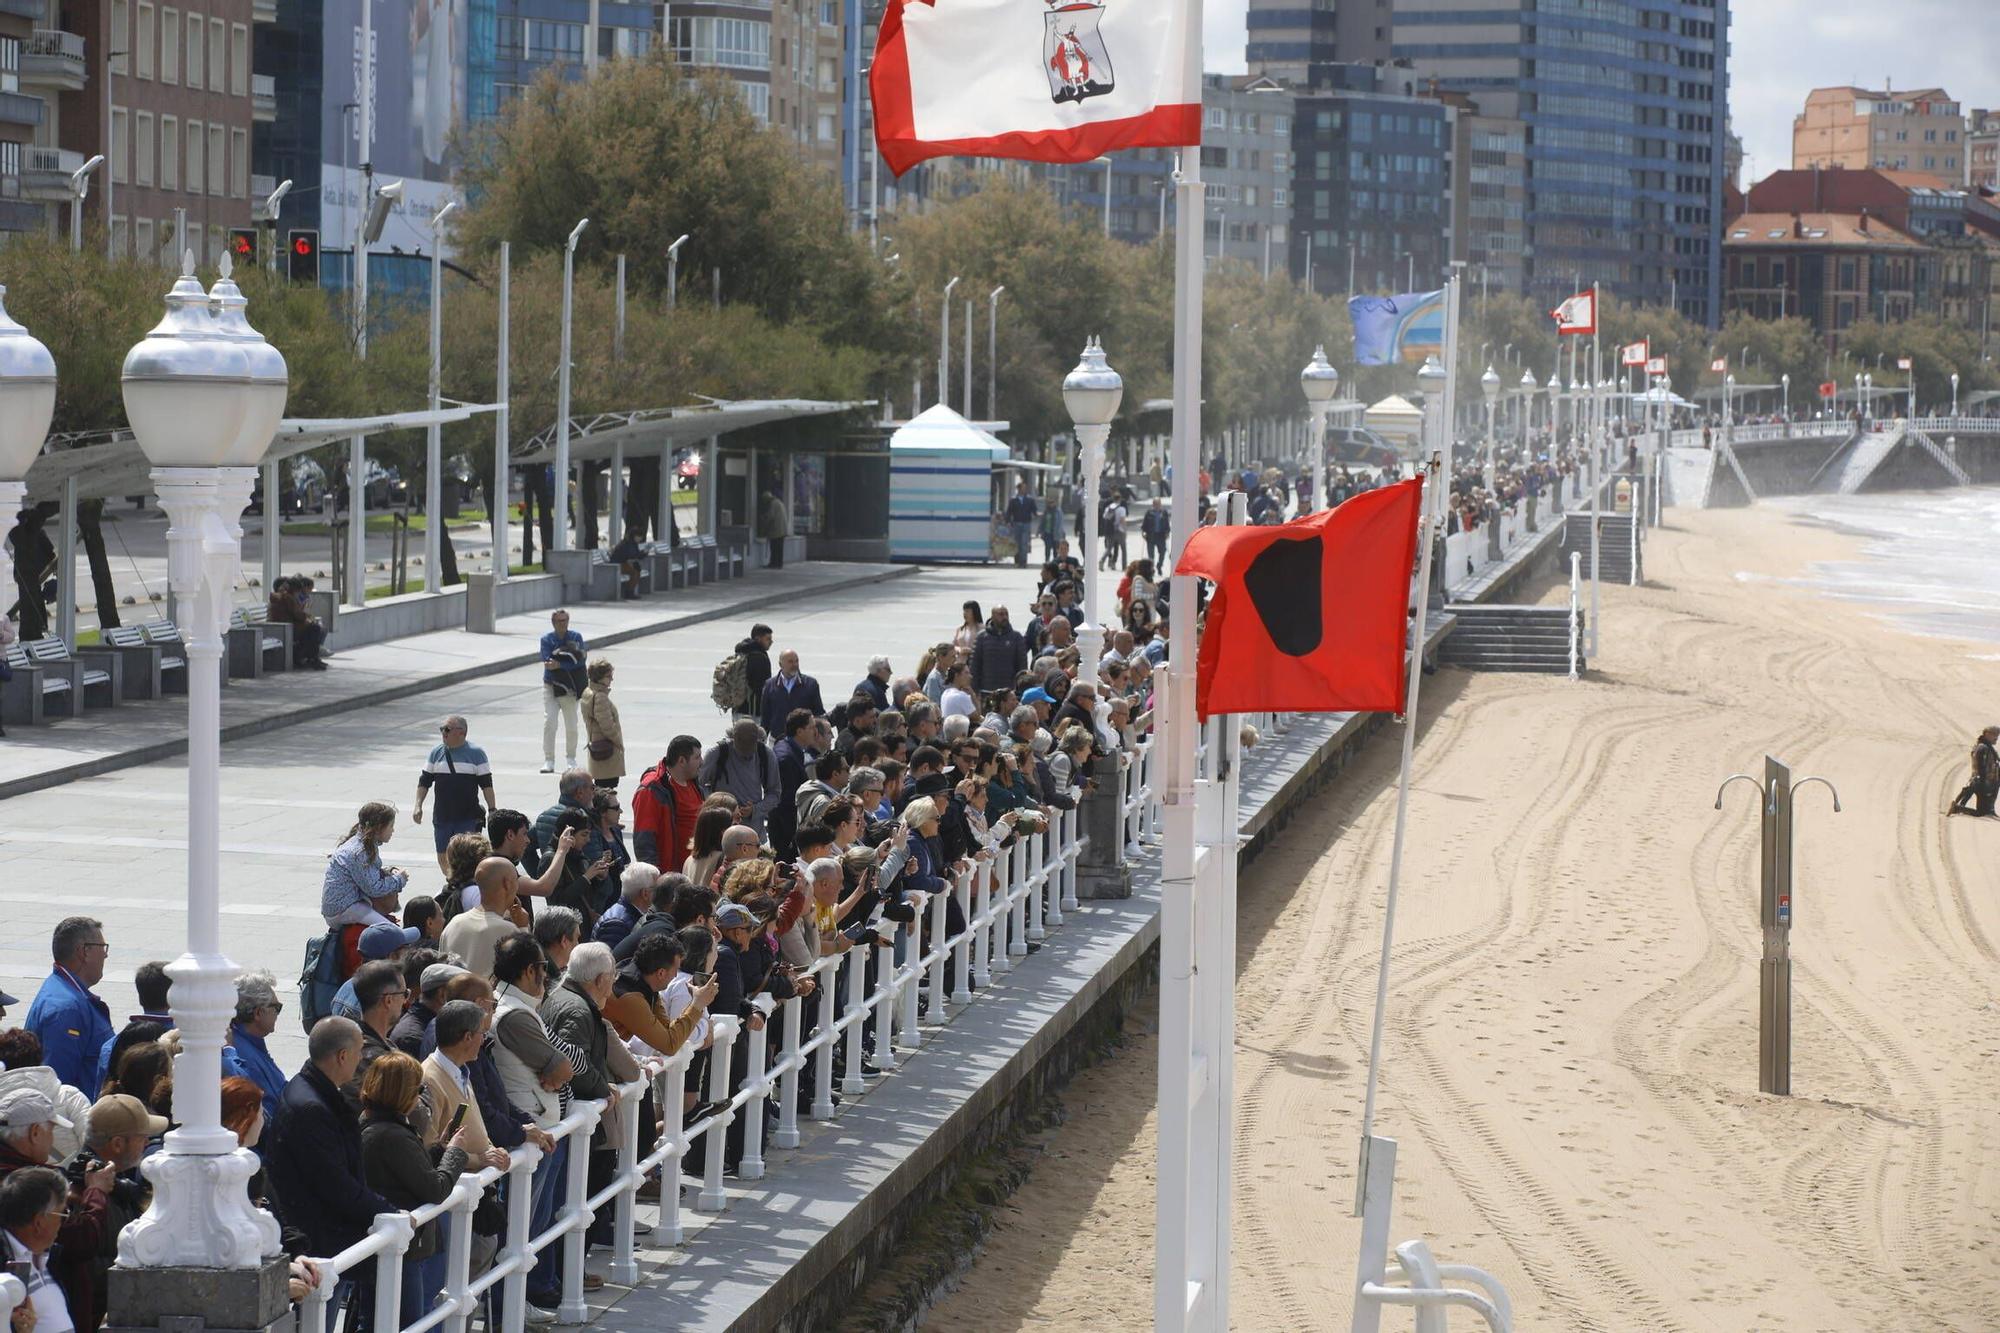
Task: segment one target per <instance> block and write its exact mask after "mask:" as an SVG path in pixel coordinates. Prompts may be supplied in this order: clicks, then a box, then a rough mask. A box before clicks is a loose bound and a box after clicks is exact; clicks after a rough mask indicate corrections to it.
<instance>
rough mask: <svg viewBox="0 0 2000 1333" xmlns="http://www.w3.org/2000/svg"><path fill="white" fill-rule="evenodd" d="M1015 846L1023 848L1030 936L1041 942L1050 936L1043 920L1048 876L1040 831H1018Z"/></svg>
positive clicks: (1022, 855) (1022, 861)
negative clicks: (1043, 904)
mask: <svg viewBox="0 0 2000 1333" xmlns="http://www.w3.org/2000/svg"><path fill="white" fill-rule="evenodd" d="M1014 844H1015V846H1017V847H1019V848H1020V849H1021V874H1022V875H1023V876H1024V877H1025V878H1026V880H1027V883H1028V898H1027V903H1028V938H1029V939H1031V940H1034V941H1036V942H1038V943H1039V942H1040V941H1042V940H1045V939H1047V938H1048V937H1049V931H1048V927H1047V926H1046V925H1044V924H1043V921H1042V900H1043V898H1044V897H1045V896H1046V893H1045V885H1046V883H1047V877H1046V876H1045V875H1043V874H1042V839H1041V835H1040V834H1038V833H1016V834H1015V835H1014Z"/></svg>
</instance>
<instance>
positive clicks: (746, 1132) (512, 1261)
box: [0, 741, 1157, 1333]
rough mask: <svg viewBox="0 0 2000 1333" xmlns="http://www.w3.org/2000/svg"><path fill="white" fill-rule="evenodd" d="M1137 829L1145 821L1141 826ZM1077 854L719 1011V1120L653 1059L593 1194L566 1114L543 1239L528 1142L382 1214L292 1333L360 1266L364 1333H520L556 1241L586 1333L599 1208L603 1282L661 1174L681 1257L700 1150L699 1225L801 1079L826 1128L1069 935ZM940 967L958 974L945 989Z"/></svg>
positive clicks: (628, 1273) (1147, 781) (1074, 816)
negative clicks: (742, 1010)
mask: <svg viewBox="0 0 2000 1333" xmlns="http://www.w3.org/2000/svg"><path fill="white" fill-rule="evenodd" d="M1131 754H1132V763H1131V764H1130V765H1129V766H1127V767H1126V768H1125V769H1124V770H1123V771H1122V772H1121V775H1120V783H1121V787H1120V790H1121V792H1122V793H1123V794H1124V795H1125V796H1126V798H1127V800H1128V804H1127V806H1126V807H1125V809H1126V819H1127V823H1126V828H1127V830H1128V832H1129V831H1130V830H1132V829H1133V828H1134V827H1138V828H1140V829H1142V830H1144V829H1149V828H1151V827H1152V821H1153V820H1155V819H1156V818H1157V814H1156V811H1155V810H1154V809H1153V808H1149V807H1153V806H1155V805H1156V802H1155V801H1154V798H1153V794H1152V790H1151V775H1152V746H1151V742H1150V741H1148V742H1146V743H1144V744H1142V745H1141V746H1139V747H1138V748H1137V749H1135V750H1134V751H1132V752H1131ZM1134 775H1136V776H1134ZM1134 819H1137V820H1138V821H1139V822H1138V824H1137V825H1136V826H1135V825H1134V823H1133V822H1132V821H1133V820H1134ZM1086 842H1087V839H1085V838H1084V837H1083V835H1082V832H1081V821H1080V819H1079V816H1078V812H1077V811H1075V810H1064V811H1058V812H1057V816H1056V818H1055V820H1054V821H1053V822H1052V823H1051V824H1050V826H1049V829H1048V831H1047V832H1046V833H1045V834H1044V833H1029V834H1022V835H1019V836H1017V837H1016V838H1015V839H1014V841H1013V842H1012V844H1010V845H1009V846H1007V847H1004V848H998V849H995V850H993V851H991V852H981V853H980V854H979V855H978V856H976V857H974V858H972V859H970V860H969V861H968V862H967V863H965V864H963V865H962V866H959V867H954V868H952V872H951V874H950V875H949V876H948V877H947V878H948V882H949V884H950V888H949V889H948V890H947V891H946V892H940V893H936V894H932V895H931V896H930V897H929V899H928V900H927V901H926V902H924V904H923V906H922V908H921V915H920V920H922V921H924V922H925V923H926V925H927V929H923V930H919V931H912V930H911V929H910V928H909V927H908V926H907V925H903V926H898V927H897V929H896V933H895V938H894V941H893V942H878V943H876V944H874V945H872V946H871V945H868V944H859V945H856V946H854V947H853V948H850V949H848V950H845V951H844V952H841V953H837V954H829V955H827V956H825V957H822V958H820V959H819V960H818V961H817V962H815V963H814V964H813V966H812V967H811V968H810V969H808V970H807V971H806V972H804V973H803V974H802V975H808V976H811V977H813V978H814V981H815V985H816V989H815V991H814V993H813V994H812V995H810V996H806V997H799V996H794V997H792V998H791V999H788V1000H783V1001H775V1002H774V1001H773V1000H772V998H771V997H769V996H760V997H758V998H757V999H756V1000H755V1001H753V1004H754V1006H755V1008H756V1009H757V1010H758V1012H759V1013H760V1014H762V1015H763V1016H764V1017H765V1020H766V1022H765V1025H764V1026H761V1027H756V1028H751V1027H749V1025H748V1024H746V1023H745V1022H743V1021H742V1020H741V1019H740V1018H739V1017H738V1016H736V1015H734V1014H717V1015H712V1016H711V1017H710V1019H709V1028H710V1034H711V1040H710V1044H709V1046H708V1051H709V1066H708V1071H709V1072H708V1087H707V1089H706V1090H705V1092H703V1093H702V1095H701V1103H702V1104H704V1105H706V1106H709V1107H712V1108H713V1109H712V1110H711V1111H709V1112H708V1113H706V1114H704V1115H703V1116H702V1117H701V1118H700V1119H699V1120H697V1121H696V1122H695V1123H694V1124H693V1125H689V1124H687V1123H686V1108H685V1107H684V1106H683V1104H682V1093H683V1090H684V1087H685V1083H686V1073H687V1070H688V1067H689V1065H690V1063H691V1062H692V1061H693V1059H694V1056H695V1054H696V1048H695V1046H694V1044H693V1043H692V1042H690V1043H687V1044H685V1045H683V1046H682V1047H681V1049H680V1050H679V1051H676V1052H675V1053H674V1054H673V1055H671V1056H668V1057H665V1058H664V1059H659V1060H653V1061H649V1062H648V1063H647V1064H646V1065H645V1066H644V1067H643V1073H642V1077H641V1078H640V1079H638V1080H636V1081H634V1082H632V1083H630V1084H627V1085H625V1086H623V1087H621V1088H619V1089H618V1096H619V1102H620V1108H621V1109H620V1114H619V1118H618V1122H617V1123H618V1127H619V1142H618V1143H617V1144H616V1145H614V1146H615V1148H616V1153H617V1169H616V1171H615V1173H614V1174H613V1176H612V1178H611V1180H610V1181H608V1182H607V1183H606V1184H605V1185H604V1186H603V1187H602V1188H600V1189H599V1190H598V1191H597V1192H596V1193H595V1194H591V1193H589V1188H588V1183H589V1176H588V1171H589V1159H590V1154H589V1151H588V1148H587V1145H588V1144H589V1142H590V1139H591V1136H592V1135H593V1134H594V1133H595V1132H596V1130H597V1127H598V1124H599V1122H600V1121H601V1120H603V1119H604V1117H605V1116H606V1114H607V1110H608V1104H607V1103H606V1102H598V1101H579V1102H576V1103H574V1104H573V1106H572V1108H571V1110H570V1113H569V1114H568V1115H567V1116H565V1117H564V1118H563V1119H562V1120H561V1121H559V1122H558V1123H557V1124H556V1125H555V1126H554V1127H553V1128H551V1129H550V1130H549V1134H550V1137H551V1138H553V1139H555V1140H556V1141H557V1142H558V1143H567V1144H570V1145H571V1147H572V1151H570V1152H569V1154H568V1157H567V1160H566V1163H565V1166H564V1171H563V1175H562V1178H561V1180H560V1181H557V1180H554V1179H551V1180H549V1181H548V1182H546V1183H545V1185H544V1188H545V1189H554V1188H560V1189H562V1191H563V1194H562V1198H563V1204H562V1206H561V1207H560V1208H559V1209H558V1211H557V1212H556V1214H555V1216H554V1217H553V1218H552V1219H551V1221H550V1222H549V1225H548V1226H546V1227H545V1228H543V1229H542V1231H541V1232H539V1233H538V1234H533V1235H530V1234H529V1230H530V1222H531V1216H532V1214H531V1206H532V1202H533V1194H534V1187H533V1180H534V1172H535V1168H536V1167H537V1165H538V1164H539V1163H540V1162H541V1161H542V1159H543V1157H544V1154H543V1152H542V1151H541V1150H540V1149H538V1148H536V1147H535V1146H534V1145H533V1144H524V1145H522V1146H521V1147H520V1148H519V1149H517V1150H515V1151H514V1152H513V1153H512V1154H510V1161H509V1165H508V1169H507V1170H506V1171H504V1172H503V1171H501V1170H499V1169H497V1168H494V1167H487V1168H484V1169H482V1170H480V1171H477V1172H467V1173H465V1174H463V1175H461V1176H460V1177H459V1179H458V1183H457V1184H456V1185H455V1186H454V1187H453V1188H452V1191H451V1193H450V1194H449V1195H447V1196H446V1197H445V1198H444V1200H443V1201H441V1202H439V1203H436V1204H430V1205H427V1206H425V1207H423V1208H418V1209H414V1210H412V1211H409V1212H393V1213H382V1214H380V1215H378V1216H377V1217H376V1218H375V1220H374V1223H373V1224H372V1225H371V1226H370V1228H369V1231H368V1234H367V1235H366V1236H365V1237H363V1238H362V1239H361V1240H359V1241H357V1242H356V1243H355V1244H353V1245H350V1246H349V1247H348V1248H346V1249H345V1250H342V1251H341V1252H340V1253H339V1254H337V1255H333V1256H331V1257H330V1258H324V1259H319V1260H317V1261H316V1262H317V1263H318V1265H319V1268H320V1273H321V1282H320V1284H319V1287H318V1289H317V1290H315V1291H314V1292H312V1293H311V1294H309V1295H308V1296H307V1298H306V1300H305V1302H304V1304H303V1305H302V1306H301V1309H300V1316H299V1333H331V1328H332V1318H331V1317H330V1314H329V1307H330V1306H331V1304H332V1301H333V1298H334V1296H335V1294H336V1292H337V1291H338V1290H340V1289H341V1287H342V1279H343V1278H351V1277H352V1276H353V1275H354V1274H356V1273H357V1272H360V1271H363V1270H364V1269H365V1268H366V1266H368V1265H370V1264H372V1265H373V1269H374V1274H373V1275H374V1297H373V1324H372V1327H373V1328H374V1329H375V1330H377V1333H389V1330H400V1331H401V1333H429V1331H430V1330H432V1329H441V1330H443V1333H465V1328H466V1324H467V1321H468V1320H469V1319H470V1318H471V1317H472V1315H473V1313H474V1312H475V1310H476V1309H477V1308H478V1307H479V1305H480V1303H481V1301H483V1300H485V1299H486V1298H487V1297H488V1296H489V1294H490V1293H491V1292H492V1291H493V1290H494V1288H496V1287H498V1288H500V1290H501V1296H502V1309H503V1318H502V1319H501V1320H500V1321H499V1323H498V1325H497V1327H498V1328H499V1329H501V1330H502V1331H503V1333H521V1330H522V1328H523V1326H524V1320H525V1314H526V1307H525V1302H526V1298H527V1282H528V1274H529V1271H530V1270H531V1269H532V1268H533V1267H534V1266H535V1261H536V1257H537V1256H538V1255H540V1254H541V1253H542V1252H543V1251H544V1250H546V1249H547V1248H548V1247H549V1246H551V1245H555V1244H558V1243H560V1244H561V1245H562V1246H563V1263H562V1291H561V1300H560V1304H559V1306H558V1308H557V1318H558V1319H559V1320H561V1321H562V1322H564V1323H578V1322H582V1321H583V1320H584V1319H585V1318H587V1317H588V1313H589V1312H588V1308H587V1307H586V1305H585V1303H584V1299H583V1277H584V1265H583V1252H584V1233H585V1231H586V1230H587V1229H588V1228H589V1227H590V1225H591V1223H592V1221H593V1220H594V1219H595V1218H596V1216H597V1215H598V1214H599V1213H600V1212H601V1211H602V1210H603V1209H604V1208H605V1207H606V1206H607V1205H608V1206H609V1207H610V1208H611V1209H612V1247H611V1268H610V1277H611V1280H612V1281H613V1282H617V1283H619V1284H621V1285H631V1284H632V1283H635V1282H637V1281H638V1264H637V1259H636V1254H635V1245H636V1240H637V1230H638V1220H637V1208H636V1197H635V1196H636V1191H637V1190H638V1189H639V1187H640V1185H641V1184H642V1183H643V1182H644V1181H645V1180H646V1179H647V1177H649V1176H650V1175H652V1174H653V1173H654V1172H658V1173H659V1177H660V1186H659V1214H658V1217H657V1219H656V1220H655V1222H654V1224H653V1227H652V1239H653V1241H654V1242H655V1243H657V1244H662V1245H677V1244H679V1243H680V1241H681V1238H682V1226H681V1162H682V1159H683V1158H684V1157H685V1156H686V1154H687V1153H688V1151H689V1150H690V1149H691V1148H693V1147H694V1146H695V1144H696V1143H698V1142H704V1141H705V1144H704V1148H703V1153H702V1175H701V1181H700V1188H699V1190H698V1191H697V1192H696V1195H695V1204H694V1206H695V1208H696V1209H698V1210H701V1211H708V1212H714V1211H720V1210H722V1209H723V1208H725V1207H726V1206H727V1204H728V1192H727V1189H726V1187H725V1185H724V1183H723V1168H724V1156H725V1151H726V1149H725V1144H726V1142H727V1137H728V1135H729V1133H730V1130H731V1128H732V1126H736V1125H740V1126H741V1131H740V1132H741V1136H742V1151H741V1155H740V1157H739V1159H738V1162H737V1167H736V1175H737V1177H738V1178H739V1179H741V1180H756V1179H760V1178H761V1177H762V1176H763V1175H764V1174H765V1172H766V1170H767V1169H768V1167H769V1165H770V1163H769V1162H768V1161H767V1159H766V1143H765V1113H764V1103H765V1102H766V1101H767V1100H769V1099H771V1098H773V1097H775V1098H776V1099H777V1104H778V1117H777V1125H776V1127H775V1128H773V1129H772V1131H771V1134H770V1144H769V1146H770V1147H772V1148H777V1149H787V1150H789V1149H794V1148H797V1147H798V1146H799V1144H800V1132H799V1088H800V1080H801V1079H803V1078H806V1077H810V1078H811V1079H812V1083H813V1087H812V1100H811V1106H810V1110H809V1111H808V1115H809V1117H810V1118H811V1119H814V1120H830V1119H832V1118H833V1114H834V1104H833V1093H834V1087H835V1082H834V1079H835V1064H836V1062H838V1063H839V1064H840V1066H841V1068H840V1071H839V1072H840V1082H839V1087H840V1090H841V1092H842V1093H843V1094H846V1095H850V1096H851V1095H857V1094H860V1093H862V1092H864V1091H866V1089H867V1084H866V1082H865V1075H864V1071H863V1068H862V1064H863V1060H864V1059H865V1058H872V1060H873V1062H874V1065H875V1068H876V1071H878V1072H879V1073H882V1074H888V1073H890V1072H891V1071H893V1070H894V1069H895V1068H896V1067H897V1065H898V1063H899V1056H898V1052H899V1051H900V1052H904V1053H907V1052H910V1051H914V1050H915V1049H917V1048H918V1047H919V1046H921V1045H922V1044H923V1041H924V1039H925V1036H926V1034H927V1030H931V1029H936V1028H938V1027H941V1026H942V1025H943V1024H945V1023H946V1022H947V1021H949V1019H950V1017H951V1015H952V1014H953V1013H954V1012H956V1011H957V1010H960V1009H963V1008H964V1007H965V1006H966V1005H968V1004H971V1003H972V1001H973V998H974V992H975V991H976V990H984V989H986V988H988V987H990V986H991V985H992V984H993V981H994V979H995V978H996V977H1002V976H1005V975H1006V974H1007V973H1008V972H1009V971H1011V970H1012V968H1013V966H1014V964H1015V961H1016V960H1017V959H1021V958H1024V957H1026V955H1027V952H1028V945H1029V943H1030V941H1039V940H1041V939H1043V938H1045V937H1046V934H1047V931H1048V930H1049V929H1050V928H1052V927H1057V926H1060V925H1061V924H1062V923H1063V920H1064V916H1065V913H1068V912H1073V911H1075V910H1076V907H1077V896H1076V894H1077V860H1078V857H1079V856H1080V855H1081V854H1082V851H1083V848H1084V846H1085V844H1086ZM947 893H948V894H949V897H950V898H952V899H956V901H957V903H958V906H959V908H960V911H961V914H962V915H963V917H964V919H965V922H966V925H965V929H964V930H962V931H960V932H959V933H958V934H956V935H952V934H949V933H948V926H947V922H948V921H949V919H950V917H949V910H948V898H947ZM884 924H886V923H884ZM925 941H928V942H929V947H928V948H925V947H924V942H925ZM871 955H872V959H871ZM871 962H872V966H873V972H874V980H873V983H872V984H871V983H870V981H869V971H870V964H871ZM947 965H949V967H950V969H951V971H952V972H953V973H954V975H953V977H952V980H951V985H950V988H949V990H947V986H946V978H945V972H946V968H947ZM925 990H928V992H929V1004H928V1007H925V1006H923V1005H922V1004H921V1002H920V1001H921V993H922V992H923V991H925ZM842 997H844V998H845V1004H844V1006H843V1005H842V1003H841V999H842ZM807 1005H812V1006H813V1011H814V1018H813V1021H812V1022H811V1024H810V1027H811V1029H812V1031H811V1035H807V1031H806V1029H807V1027H808V1023H807V1020H806V1006H807ZM773 1024H775V1032H776V1039H777V1043H778V1055H777V1058H776V1059H775V1060H773V1059H771V1058H770V1054H771V1051H770V1044H771V1041H772V1031H773V1028H772V1025H773ZM871 1040H872V1044H873V1047H874V1049H873V1051H872V1052H868V1053H867V1054H866V1055H864V1051H863V1046H864V1043H866V1042H869V1041H871ZM739 1041H747V1042H748V1043H749V1050H748V1072H747V1073H746V1074H745V1076H744V1078H743V1080H742V1082H741V1083H739V1084H738V1085H737V1086H736V1090H735V1091H734V1092H733V1093H732V1092H731V1091H730V1071H731V1066H732V1063H733V1056H734V1053H735V1047H736V1043H737V1042H739ZM649 1087H650V1088H651V1090H652V1092H653V1100H654V1104H655V1106H656V1108H657V1109H658V1111H659V1112H660V1114H661V1118H662V1128H661V1131H660V1135H659V1139H658V1141H657V1142H656V1143H655V1144H654V1146H653V1148H652V1151H650V1152H648V1153H647V1154H645V1155H644V1156H643V1157H642V1156H641V1155H640V1152H639V1128H640V1124H639V1108H640V1106H641V1104H642V1103H641V1098H642V1096H643V1094H644V1093H645V1092H646V1091H647V1089H648V1088H649ZM503 1177H504V1179H505V1182H506V1183H505V1186H504V1188H505V1191H506V1216H507V1227H506V1239H505V1241H504V1243H503V1244H502V1245H501V1246H500V1248H499V1250H498V1252H497V1253H496V1254H495V1256H494V1259H493V1262H492V1264H491V1265H490V1266H489V1267H488V1268H487V1269H486V1270H485V1271H484V1272H482V1273H480V1274H478V1275H477V1276H474V1274H473V1272H472V1235H473V1230H472V1215H473V1210H474V1209H475V1208H476V1207H477V1206H478V1203H479V1199H480V1196H481V1195H482V1194H483V1193H484V1191H485V1190H486V1189H487V1188H488V1187H489V1186H492V1185H494V1184H496V1183H498V1182H500V1181H501V1180H502V1178H503ZM446 1217H448V1218H450V1219H451V1220H450V1223H449V1227H448V1234H447V1235H446V1236H445V1238H444V1246H445V1249H444V1256H445V1265H444V1279H443V1283H442V1285H441V1287H440V1290H439V1291H437V1292H432V1293H426V1296H427V1298H428V1301H429V1304H428V1308H427V1309H426V1310H425V1312H424V1313H423V1315H422V1316H421V1317H420V1318H418V1319H416V1320H414V1321H412V1322H410V1323H408V1324H405V1323H404V1322H403V1317H402V1291H403V1265H404V1257H405V1255H406V1254H407V1252H408V1250H409V1247H410V1243H411V1241H412V1240H413V1239H414V1238H415V1236H416V1233H417V1231H418V1229H420V1228H421V1227H423V1226H425V1225H426V1224H428V1223H430V1222H432V1221H434V1220H437V1219H439V1218H446ZM6 1295H7V1289H6V1288H5V1286H4V1285H3V1284H0V1299H4V1298H5V1297H6Z"/></svg>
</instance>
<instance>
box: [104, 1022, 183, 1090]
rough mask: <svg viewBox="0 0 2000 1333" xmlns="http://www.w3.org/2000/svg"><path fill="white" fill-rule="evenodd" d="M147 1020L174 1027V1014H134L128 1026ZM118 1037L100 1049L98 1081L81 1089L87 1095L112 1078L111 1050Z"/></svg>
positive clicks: (115, 1036)
mask: <svg viewBox="0 0 2000 1333" xmlns="http://www.w3.org/2000/svg"><path fill="white" fill-rule="evenodd" d="M147 1019H151V1020H152V1021H153V1022H156V1023H164V1024H165V1025H166V1026H167V1027H169V1028H171V1027H173V1025H174V1017H173V1015H172V1014H134V1015H132V1017H131V1018H129V1019H127V1020H126V1026H127V1027H130V1026H131V1025H132V1024H133V1023H138V1022H141V1021H144V1020H147ZM121 1031H122V1029H121ZM118 1035H119V1034H118V1033H116V1032H114V1033H112V1034H111V1039H110V1040H109V1041H107V1042H105V1043H104V1045H103V1046H101V1047H99V1048H98V1051H97V1081H96V1082H94V1083H92V1084H91V1085H90V1086H89V1087H88V1088H84V1089H81V1091H83V1092H86V1093H95V1092H96V1091H97V1089H99V1088H101V1087H103V1086H104V1080H105V1079H108V1078H110V1077H111V1048H112V1047H114V1046H116V1045H117V1044H118Z"/></svg>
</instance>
